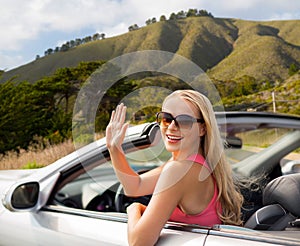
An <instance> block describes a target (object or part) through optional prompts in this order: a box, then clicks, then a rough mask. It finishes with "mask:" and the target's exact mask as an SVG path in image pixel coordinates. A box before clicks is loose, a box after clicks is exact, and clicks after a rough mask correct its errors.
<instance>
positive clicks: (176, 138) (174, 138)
mask: <svg viewBox="0 0 300 246" xmlns="http://www.w3.org/2000/svg"><path fill="white" fill-rule="evenodd" d="M168 138H169V139H171V140H180V139H181V137H175V136H169V135H168Z"/></svg>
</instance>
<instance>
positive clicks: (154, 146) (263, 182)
mask: <svg viewBox="0 0 300 246" xmlns="http://www.w3.org/2000/svg"><path fill="white" fill-rule="evenodd" d="M154 128H155V127H154ZM252 128H253V129H251V131H250V129H247V132H245V131H244V130H245V129H242V130H241V131H239V132H235V134H234V135H230V134H228V135H226V136H225V137H224V143H225V142H226V146H225V148H226V150H225V151H226V152H227V156H228V160H229V162H230V163H231V165H232V167H233V171H234V174H235V175H236V178H238V179H242V180H243V179H244V180H245V181H246V183H247V184H245V185H243V182H240V183H241V184H242V185H241V191H242V194H243V195H244V198H245V203H244V206H243V211H242V213H243V221H244V222H245V223H244V228H248V229H253V230H260V231H268V232H278V231H281V232H283V235H285V234H284V232H285V233H290V232H292V231H300V206H299V204H300V173H293V170H294V169H293V168H295V167H297V165H299V162H297V161H296V162H295V158H291V156H294V155H295V156H297V157H299V153H300V130H287V129H279V128H270V127H267V128H266V129H264V128H263V129H256V128H254V127H252ZM248 131H249V132H248ZM158 132H159V131H157V129H156V132H155V137H154V138H152V140H151V143H150V144H149V145H147V146H143V147H139V146H138V144H135V148H134V149H130V150H129V151H128V153H127V158H128V160H129V162H130V164H131V165H132V167H133V168H134V169H135V170H136V171H138V172H145V171H147V170H150V169H152V168H154V167H156V166H159V165H161V164H162V163H163V162H164V161H166V160H167V159H168V158H169V157H170V155H169V154H168V153H166V151H165V150H164V148H163V145H162V141H160V140H159V139H158V140H157V138H159V137H157V136H159V134H157V133H158ZM251 134H252V135H251ZM262 135H263V139H264V138H270V139H272V140H271V141H269V140H268V143H265V142H263V143H262V142H261V140H258V137H261V136H262ZM249 139H250V140H249ZM264 141H265V140H264ZM252 142H255V144H256V145H253V143H252ZM257 143H259V147H257ZM133 150H134V151H133ZM157 153H158V154H157ZM296 160H297V159H296ZM291 162H295V165H292V167H290V168H289V169H288V171H286V170H285V169H284V167H286V165H290V163H291ZM87 166H90V167H89V168H88V167H87ZM75 169H76V168H75ZM75 169H74V171H73V172H72V171H70V170H69V171H68V174H65V176H64V178H63V181H60V182H59V184H58V185H57V186H56V188H55V189H54V194H53V196H52V197H51V199H50V200H49V202H48V204H51V205H59V206H65V207H70V208H77V209H83V210H89V211H97V212H106V213H107V212H112V213H115V212H117V213H125V211H126V207H127V206H128V205H129V204H131V203H132V202H140V203H143V204H145V205H147V203H148V202H149V200H150V198H151V195H148V196H143V197H128V196H126V195H125V194H124V192H123V188H122V186H121V184H120V183H119V182H118V181H117V178H116V176H115V174H114V171H113V169H112V166H111V163H110V161H109V159H105V160H104V161H103V160H101V161H99V160H97V161H95V163H93V164H92V165H83V164H82V163H79V165H78V166H77V169H76V170H75ZM284 170H285V171H284ZM293 237H295V238H297V239H300V233H297V234H295V233H294V234H293Z"/></svg>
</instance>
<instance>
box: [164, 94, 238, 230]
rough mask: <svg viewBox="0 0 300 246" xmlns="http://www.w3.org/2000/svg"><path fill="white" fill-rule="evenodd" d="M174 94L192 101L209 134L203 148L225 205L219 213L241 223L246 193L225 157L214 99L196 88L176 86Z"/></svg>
mask: <svg viewBox="0 0 300 246" xmlns="http://www.w3.org/2000/svg"><path fill="white" fill-rule="evenodd" d="M174 95H176V96H179V97H180V98H182V99H184V100H187V101H188V102H190V103H192V104H193V105H194V106H195V107H196V109H198V110H199V112H200V115H201V116H202V117H203V119H204V121H205V126H206V134H205V136H204V139H203V140H202V141H201V146H200V148H202V151H203V155H204V158H205V159H206V161H207V163H208V164H209V165H210V168H211V170H212V175H213V177H214V179H215V180H216V184H217V187H218V191H219V194H218V199H219V201H220V203H221V205H222V214H219V217H220V219H221V220H222V222H223V223H224V224H229V225H241V224H242V220H241V208H242V204H243V196H242V194H241V193H240V191H239V188H238V186H237V185H236V184H235V183H234V179H233V173H232V169H231V166H230V164H229V163H228V162H227V160H226V157H225V153H224V146H223V141H222V138H221V135H220V131H219V128H218V125H217V121H216V117H215V113H214V111H213V107H212V104H211V102H210V101H209V99H208V98H207V97H206V96H204V95H202V94H201V93H199V92H198V91H193V90H177V91H175V92H173V93H172V94H171V95H169V96H168V97H171V96H174ZM168 97H167V98H168ZM167 98H166V99H167ZM202 138H203V137H202Z"/></svg>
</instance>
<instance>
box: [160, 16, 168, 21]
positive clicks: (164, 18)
mask: <svg viewBox="0 0 300 246" xmlns="http://www.w3.org/2000/svg"><path fill="white" fill-rule="evenodd" d="M166 20H167V18H166V16H165V15H162V16H161V17H160V18H159V21H166Z"/></svg>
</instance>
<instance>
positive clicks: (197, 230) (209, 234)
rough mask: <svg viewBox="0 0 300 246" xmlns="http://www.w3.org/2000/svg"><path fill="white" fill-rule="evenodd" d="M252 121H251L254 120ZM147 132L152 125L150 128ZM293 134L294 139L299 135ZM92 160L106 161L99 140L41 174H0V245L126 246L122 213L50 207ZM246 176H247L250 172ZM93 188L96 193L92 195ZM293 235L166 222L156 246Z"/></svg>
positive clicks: (272, 240)
mask: <svg viewBox="0 0 300 246" xmlns="http://www.w3.org/2000/svg"><path fill="white" fill-rule="evenodd" d="M246 118H247V117H246ZM237 119H238V118H235V117H232V118H230V119H229V121H228V122H227V124H229V125H230V123H232V124H236V123H234V122H235V120H237ZM241 119H242V120H243V119H244V118H242V117H241V118H240V119H238V121H242V120H241ZM250 119H251V117H250ZM252 119H254V121H255V120H256V119H255V118H253V117H252ZM245 122H247V119H246V120H245ZM277 122H278V119H277ZM297 123H300V119H299V118H298V119H297V118H295V119H292V120H290V122H289V125H290V124H296V125H297ZM220 124H221V125H222V124H223V123H222V122H220ZM150 125H151V124H146V125H143V126H138V127H133V128H132V129H131V130H130V131H131V132H130V131H129V133H128V139H130V141H129V142H131V143H132V142H134V141H135V139H141V138H143V137H141V136H142V135H141V133H142V132H143V131H144V129H145V127H146V128H147V127H148V128H149V126H150ZM151 127H152V128H155V127H157V126H154V125H153V124H152V126H151ZM299 128H300V127H299ZM296 131H298V132H297V133H296V134H297V135H296V137H297V138H298V137H299V136H300V134H299V130H297V129H296ZM152 140H153V139H152ZM295 141H296V140H295ZM299 145H300V144H299ZM299 147H300V146H299ZM96 157H97V158H98V159H97V160H96V161H95V162H99V165H100V164H101V163H104V162H105V161H106V159H105V158H107V151H106V146H105V141H104V139H101V140H99V141H97V142H95V143H92V144H90V145H88V146H86V147H84V148H82V149H80V150H78V151H75V152H74V153H72V154H70V155H68V156H66V157H64V158H62V159H60V160H58V161H56V162H55V163H53V164H51V165H49V166H47V167H44V168H41V169H34V170H2V171H0V195H1V203H0V222H1V223H0V245H4V246H6V245H7V246H11V245H18V246H19V245H28V246H34V245H43V246H44V245H128V243H127V223H126V222H127V216H126V214H125V213H120V212H115V211H112V212H101V211H100V212H99V211H90V210H85V209H82V208H74V207H68V206H64V204H57V203H53V202H50V201H53V200H55V198H54V197H56V196H59V194H60V193H59V192H58V191H62V190H63V189H64V186H65V184H63V185H62V183H63V182H64V180H66V181H65V183H68V182H70V183H72V182H73V181H72V178H70V177H72V173H74V174H76V172H79V171H78V170H80V172H81V173H82V172H83V173H84V172H85V171H87V172H88V171H89V169H88V168H87V169H85V168H83V169H82V166H84V167H85V165H86V166H89V165H90V160H91V159H93V158H96ZM80 163H81V165H79V164H80ZM296 164H297V163H296ZM238 168H240V167H238ZM253 168H254V169H253V170H256V169H255V167H253ZM248 169H249V168H246V169H245V170H248ZM249 172H252V169H251V170H250V171H249ZM68 175H69V176H68ZM77 176H78V175H77ZM63 177H66V178H63ZM103 177H105V176H103ZM109 177H110V176H109ZM101 178H102V176H101ZM69 180H70V181H69ZM104 181H105V180H104ZM109 181H110V180H109ZM105 182H106V181H105ZM107 182H108V181H107ZM28 184H30V185H28ZM92 186H93V184H91V183H88V184H86V185H85V186H84V187H85V188H84V187H83V186H82V190H84V189H90V188H91V187H92ZM107 186H109V185H107V184H106V185H105V187H107ZM36 187H38V191H37V193H36V200H35V198H30V199H33V200H34V203H33V204H32V206H26V204H25V206H24V207H22V206H23V205H20V206H21V207H18V205H17V206H15V205H14V204H22V203H23V202H24V201H26V199H27V197H25V198H24V199H23V198H22V196H23V191H24V190H25V191H26V192H27V191H30V192H31V190H30V189H34V188H36ZM98 188H99V187H98ZM98 188H95V191H97V189H98ZM18 189H19V190H18ZM90 191H91V190H89V192H86V193H84V195H82V197H81V198H80V199H81V201H82V203H83V205H82V206H83V207H84V206H86V204H85V203H88V201H89V200H91V199H92V198H94V197H95V195H94V193H93V192H92V193H91V192H90ZM33 193H34V192H32V194H33ZM24 194H27V193H24ZM24 196H25V195H24ZM63 198H67V197H63ZM85 200H87V202H85ZM62 201H63V199H62ZM25 203H26V202H25ZM149 230H151V228H149ZM295 230H296V233H295V232H294V231H293V232H291V233H290V234H289V233H281V232H269V231H256V230H252V229H248V228H243V227H235V226H226V225H216V226H215V227H214V228H205V227H199V226H194V225H184V224H180V223H172V222H169V223H167V224H166V226H165V228H164V229H163V230H162V232H161V236H160V239H159V241H158V243H157V245H206V246H212V245H239V246H240V245H249V246H252V245H255V246H257V245H300V242H299V240H300V236H299V234H300V230H299V231H298V232H297V229H295ZM297 235H298V236H297ZM277 236H279V237H277Z"/></svg>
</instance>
